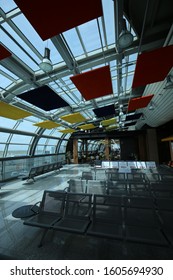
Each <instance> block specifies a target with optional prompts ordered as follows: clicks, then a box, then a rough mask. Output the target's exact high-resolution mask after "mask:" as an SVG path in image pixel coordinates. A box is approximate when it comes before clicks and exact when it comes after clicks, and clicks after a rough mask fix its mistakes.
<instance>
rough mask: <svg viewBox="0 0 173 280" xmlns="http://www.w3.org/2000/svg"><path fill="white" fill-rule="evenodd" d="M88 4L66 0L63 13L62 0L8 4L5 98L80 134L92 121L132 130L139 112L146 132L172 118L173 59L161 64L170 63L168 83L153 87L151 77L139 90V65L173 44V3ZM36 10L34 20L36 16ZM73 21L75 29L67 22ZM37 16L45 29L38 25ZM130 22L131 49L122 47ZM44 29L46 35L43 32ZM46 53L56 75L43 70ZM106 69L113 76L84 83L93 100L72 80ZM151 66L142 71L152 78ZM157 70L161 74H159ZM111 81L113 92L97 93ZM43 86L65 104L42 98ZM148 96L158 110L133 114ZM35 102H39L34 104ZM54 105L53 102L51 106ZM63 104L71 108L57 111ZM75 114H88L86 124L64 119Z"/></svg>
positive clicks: (1, 71) (0, 63) (2, 66)
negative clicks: (134, 102)
mask: <svg viewBox="0 0 173 280" xmlns="http://www.w3.org/2000/svg"><path fill="white" fill-rule="evenodd" d="M37 2H38V1H37ZM87 2H88V4H87ZM87 2H86V3H85V5H83V6H81V5H80V3H81V1H78V0H75V1H73V2H72V1H62V5H61V9H59V5H58V4H57V1H53V0H52V1H49V2H47V3H44V5H42V1H39V2H38V3H40V5H36V6H34V5H35V4H34V3H35V2H34V3H31V2H30V1H25V5H24V1H20V0H15V1H12V0H7V1H4V2H2V3H1V4H2V5H1V8H0V24H1V30H0V37H1V38H2V40H1V54H2V53H3V51H2V50H4V52H5V54H4V56H2V55H0V59H1V60H0V100H1V101H3V102H5V103H8V104H10V105H12V106H15V107H18V108H20V109H23V110H26V111H28V112H29V113H31V114H32V115H33V116H35V117H37V120H38V122H41V121H46V120H49V121H54V122H55V123H57V124H60V125H61V126H62V128H63V129H75V130H80V127H79V126H81V125H85V124H88V123H93V124H94V127H96V129H97V128H98V127H99V125H100V122H101V121H103V120H106V119H109V118H112V117H116V120H117V121H118V124H117V126H116V128H114V129H125V128H126V129H129V130H131V129H132V123H134V120H133V122H130V121H128V122H126V115H127V116H129V115H133V114H135V113H141V117H140V118H139V119H138V120H137V121H136V126H133V129H141V128H142V127H143V126H144V125H145V124H147V125H149V126H151V127H157V126H159V125H161V124H163V123H165V122H167V121H169V120H171V119H173V110H172V105H173V98H172V94H173V88H168V89H165V85H166V77H167V75H168V74H171V79H173V78H172V77H173V73H172V72H171V71H172V66H173V63H172V61H171V59H170V57H167V55H166V54H164V55H162V62H160V64H159V67H161V68H163V61H169V62H170V65H169V68H168V70H167V71H166V72H165V74H164V79H163V80H161V81H160V80H159V81H157V82H153V83H151V82H148V83H147V80H146V82H145V84H141V85H140V84H138V86H136V87H133V81H134V77H135V75H137V74H138V73H137V67H136V63H138V61H139V58H140V57H141V55H143V54H145V53H147V54H150V52H155V51H158V50H160V49H161V50H162V49H163V47H167V46H172V45H173V21H172V19H173V9H171V8H170V7H171V5H172V3H171V2H172V1H171V0H150V1H149V0H143V1H138V0H124V1H121V0H116V1H115V0H114V1H112V0H102V1H101V0H97V1H92V0H91V1H87ZM63 3H64V5H63ZM93 3H94V4H93ZM79 5H80V8H79V10H80V13H77V14H76V13H75V12H74V11H76V7H79ZM93 5H94V6H93ZM40 7H42V8H40ZM92 8H93V9H92ZM34 10H35V12H36V13H35V15H34V13H31V12H30V11H34ZM48 11H49V12H48ZM54 11H56V12H55V13H54ZM58 11H59V15H58V16H57V13H58ZM44 13H45V15H46V16H45V17H44V18H45V20H44V21H42V20H40V18H41V17H40V16H41V14H42V15H44ZM69 14H70V15H69ZM82 14H83V15H84V17H83V18H82ZM57 17H58V22H57ZM69 17H70V24H71V22H72V23H73V24H72V25H68V24H69ZM76 17H78V20H77V19H76ZM36 18H37V19H38V20H39V25H40V27H39V28H41V31H40V29H39V28H37V27H36V23H35V20H36ZM123 18H125V19H126V22H127V28H128V30H130V31H131V32H132V33H133V35H134V41H133V44H132V45H131V46H129V47H127V48H125V49H122V48H120V46H119V44H118V37H119V34H120V33H121V31H122V28H123V23H122V19H123ZM66 19H67V20H66ZM66 21H67V22H66ZM61 22H62V23H64V24H65V25H66V27H64V26H63V24H62V29H59V28H60V25H61ZM40 32H42V33H43V35H42V34H41V35H40ZM45 48H49V49H50V59H51V62H52V65H53V70H52V71H50V72H45V71H43V70H42V69H40V66H39V65H40V63H41V61H42V60H43V57H44V50H45ZM104 67H106V69H109V70H108V73H107V74H108V75H106V74H105V73H103V75H102V76H99V75H98V76H96V77H93V78H92V83H91V84H89V81H88V80H85V79H84V82H83V84H82V85H83V86H84V88H87V89H88V95H84V94H83V93H82V91H81V90H80V89H78V87H77V86H76V84H75V83H74V82H73V80H75V81H76V79H77V77H78V76H80V77H81V75H82V77H86V75H87V73H89V74H90V73H93V72H94V73H95V71H96V72H97V71H98V70H99V69H103V68H104ZM141 67H143V66H141ZM149 68H150V65H149V64H147V65H145V69H144V67H143V68H140V71H142V74H141V72H140V75H144V76H145V75H147V69H149ZM141 69H142V70H141ZM157 71H158V72H159V69H157ZM157 71H156V72H157ZM109 78H110V81H109V82H110V83H111V86H110V84H109V91H108V92H107V94H103V95H101V94H100V95H99V87H98V93H97V94H96V92H95V87H94V86H95V85H98V86H100V92H101V89H102V87H103V86H105V85H104V83H105V81H108V79H109ZM103 82H104V83H103ZM43 86H47V87H49V89H50V90H51V91H52V92H53V95H54V96H55V97H56V96H57V97H58V99H57V98H56V101H55V100H54V99H52V96H51V94H50V95H49V96H48V97H47V98H48V99H47V101H46V99H44V100H43V95H42V93H41V89H42V87H43ZM110 89H111V90H112V92H110ZM33 92H35V93H36V96H33ZM103 92H104V91H103ZM39 94H40V95H39ZM26 95H27V96H29V99H28V100H29V101H28V100H25V99H23V98H21V97H23V96H26ZM147 95H154V96H153V98H152V103H153V107H154V110H149V107H150V105H151V104H148V106H147V107H145V108H142V109H141V108H140V109H136V110H135V111H134V112H128V103H129V101H130V100H131V99H133V98H137V97H138V98H139V97H141V96H147ZM38 96H39V97H38ZM88 96H89V98H88ZM36 99H38V100H37V101H38V102H35V101H36ZM40 102H42V104H41V105H40ZM49 102H50V103H51V102H52V104H50V106H47V105H48V103H49ZM56 102H57V103H58V102H62V103H63V104H65V106H59V107H58V105H56ZM106 106H108V107H109V106H114V108H115V112H114V114H113V115H112V113H111V115H110V114H109V111H108V113H107V114H106V115H105V114H104V116H99V117H98V116H97V115H96V114H95V111H97V110H98V109H101V108H104V107H106ZM47 108H48V109H47ZM73 113H81V114H82V116H83V117H84V119H85V121H82V122H80V121H79V122H76V123H70V122H67V121H65V120H63V118H61V117H63V116H66V115H68V114H73ZM122 113H123V114H122ZM120 114H121V116H123V117H122V118H120ZM142 114H143V118H142ZM120 123H121V125H120ZM63 129H61V130H62V131H63ZM103 129H105V127H103Z"/></svg>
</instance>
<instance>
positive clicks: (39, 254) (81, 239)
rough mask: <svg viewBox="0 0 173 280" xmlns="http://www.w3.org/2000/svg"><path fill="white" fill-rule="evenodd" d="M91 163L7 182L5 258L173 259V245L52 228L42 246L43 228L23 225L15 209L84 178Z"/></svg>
mask: <svg viewBox="0 0 173 280" xmlns="http://www.w3.org/2000/svg"><path fill="white" fill-rule="evenodd" d="M88 169H90V167H89V166H87V165H65V166H64V167H63V168H62V169H61V170H60V171H57V172H53V173H49V174H47V175H43V176H40V177H38V178H36V181H35V182H34V183H26V182H25V181H22V180H20V179H18V180H15V181H13V182H8V183H6V185H5V186H3V187H2V189H1V190H0V256H1V259H21V260H22V259H28V260H46V259H49V260H50V259H55V260H56V259H62V260H73V259H74V260H77V259H79V260H80V259H81V260H91V259H96V260H98V259H107V260H109V259H117V260H120V259H173V250H172V248H170V247H159V246H158V247H157V246H151V245H145V244H138V243H130V242H129V243H127V244H125V243H123V242H121V241H117V240H111V239H104V238H96V237H90V236H81V235H76V234H70V233H63V232H52V231H49V232H48V234H47V235H46V238H45V241H44V245H43V247H41V248H38V244H39V241H40V238H41V235H42V230H41V229H39V228H34V227H28V226H25V225H23V220H21V219H16V218H14V217H13V216H12V212H13V211H14V210H15V209H16V208H18V207H20V206H22V205H27V204H34V203H36V202H38V201H40V200H41V198H42V194H43V191H44V190H46V189H51V190H58V189H64V188H65V187H66V186H68V183H67V181H68V180H69V179H70V178H80V176H81V174H82V171H84V170H85V171H86V170H88Z"/></svg>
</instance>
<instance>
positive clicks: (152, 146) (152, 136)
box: [146, 128, 159, 163]
mask: <svg viewBox="0 0 173 280" xmlns="http://www.w3.org/2000/svg"><path fill="white" fill-rule="evenodd" d="M157 143H158V142H157V131H156V129H155V128H149V129H147V131H146V144H147V157H148V160H151V161H155V162H156V163H159V153H158V144H157Z"/></svg>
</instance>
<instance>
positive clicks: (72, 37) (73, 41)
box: [63, 28, 84, 56]
mask: <svg viewBox="0 0 173 280" xmlns="http://www.w3.org/2000/svg"><path fill="white" fill-rule="evenodd" d="M63 35H64V37H65V39H66V41H67V44H68V45H69V47H70V49H71V51H72V53H73V55H74V56H79V55H82V54H83V53H84V50H83V48H82V45H81V42H80V40H79V36H78V35H77V32H76V29H75V28H73V29H70V30H68V31H66V32H64V33H63Z"/></svg>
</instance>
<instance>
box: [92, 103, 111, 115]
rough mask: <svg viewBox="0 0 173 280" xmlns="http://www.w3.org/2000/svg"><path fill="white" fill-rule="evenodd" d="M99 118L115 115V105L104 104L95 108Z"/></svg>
mask: <svg viewBox="0 0 173 280" xmlns="http://www.w3.org/2000/svg"><path fill="white" fill-rule="evenodd" d="M93 111H94V113H95V114H96V116H97V117H98V118H102V117H106V116H111V115H115V107H114V105H109V106H104V107H101V108H97V109H94V110H93Z"/></svg>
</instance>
